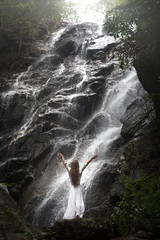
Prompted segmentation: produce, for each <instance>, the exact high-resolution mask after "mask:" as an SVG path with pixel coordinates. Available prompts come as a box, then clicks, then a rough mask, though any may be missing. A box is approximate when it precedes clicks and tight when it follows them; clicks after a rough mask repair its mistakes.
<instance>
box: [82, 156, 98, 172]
mask: <svg viewBox="0 0 160 240" xmlns="http://www.w3.org/2000/svg"><path fill="white" fill-rule="evenodd" d="M97 157H98V155H97V154H96V155H94V156H93V157H91V158H90V159H89V160H88V161H87V163H86V164H85V165H84V166H83V167H82V169H81V174H82V172H83V170H84V169H85V168H86V167H87V166H88V164H89V163H90V162H91V161H92V160H93V159H94V158H97Z"/></svg>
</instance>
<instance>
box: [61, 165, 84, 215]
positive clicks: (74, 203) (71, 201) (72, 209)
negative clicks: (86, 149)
mask: <svg viewBox="0 0 160 240" xmlns="http://www.w3.org/2000/svg"><path fill="white" fill-rule="evenodd" d="M64 165H65V167H66V169H67V171H68V172H69V171H70V169H69V167H68V165H67V163H66V162H65V163H64ZM87 165H88V163H87V164H85V165H84V166H83V168H82V169H81V171H80V178H81V175H82V172H83V170H84V169H85V168H86V167H87ZM84 210H85V207H84V201H83V196H82V189H81V186H80V185H78V186H76V187H75V186H73V185H71V188H70V191H69V198H68V205H67V209H66V211H65V213H64V216H63V219H74V218H76V216H79V217H80V218H82V217H83V213H84Z"/></svg>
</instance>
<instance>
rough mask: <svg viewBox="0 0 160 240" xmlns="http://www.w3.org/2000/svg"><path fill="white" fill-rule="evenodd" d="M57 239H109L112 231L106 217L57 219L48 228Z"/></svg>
mask: <svg viewBox="0 0 160 240" xmlns="http://www.w3.org/2000/svg"><path fill="white" fill-rule="evenodd" d="M50 229H51V230H52V231H53V232H55V238H56V239H57V240H63V239H64V240H66V239H67V240H72V239H75V240H93V239H94V240H99V239H102V240H103V239H106V240H107V239H108V240H109V239H111V237H112V235H113V232H112V227H111V224H110V222H109V221H108V220H107V219H94V218H81V219H74V220H59V221H57V222H56V223H55V224H54V226H53V227H51V228H50Z"/></svg>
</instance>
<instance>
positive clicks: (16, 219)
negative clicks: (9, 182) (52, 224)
mask: <svg viewBox="0 0 160 240" xmlns="http://www.w3.org/2000/svg"><path fill="white" fill-rule="evenodd" d="M0 219H1V221H0V229H1V231H0V238H1V239H12V240H27V239H28V236H31V237H35V238H36V239H37V238H40V237H41V238H42V237H43V236H44V234H43V233H42V232H41V231H40V230H38V229H36V228H35V227H33V226H31V225H30V224H29V223H27V221H26V220H25V218H24V216H23V214H22V212H21V211H20V208H19V207H18V205H17V203H16V202H15V201H14V200H13V198H12V197H11V196H10V195H9V194H8V193H7V192H6V191H5V190H4V189H3V188H2V187H1V186H0Z"/></svg>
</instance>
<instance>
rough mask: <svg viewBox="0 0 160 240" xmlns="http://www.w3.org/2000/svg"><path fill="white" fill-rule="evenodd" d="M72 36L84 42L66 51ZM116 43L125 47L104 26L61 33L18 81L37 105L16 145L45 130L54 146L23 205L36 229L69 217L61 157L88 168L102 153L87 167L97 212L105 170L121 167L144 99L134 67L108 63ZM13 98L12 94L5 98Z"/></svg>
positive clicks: (44, 136) (39, 166) (44, 135)
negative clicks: (118, 162) (131, 109)
mask: <svg viewBox="0 0 160 240" xmlns="http://www.w3.org/2000/svg"><path fill="white" fill-rule="evenodd" d="M67 34H70V35H69V36H70V37H73V38H76V39H77V42H78V43H77V45H76V43H74V44H73V45H72V43H73V40H70V41H68V43H65V44H66V45H65V48H64V50H63V51H64V52H62V50H61V49H63V45H62V43H61V42H60V41H61V40H63V39H64V41H65V39H66V38H68V35H67ZM79 39H80V40H79ZM79 41H81V42H80V43H79ZM58 44H59V45H60V48H59V49H60V52H59V53H58V52H57V51H58V47H59V45H58ZM67 44H68V45H67ZM78 44H79V45H78ZM114 44H115V45H116V44H117V43H116V42H115V40H114V39H113V37H111V36H107V35H103V36H102V33H101V34H99V28H98V26H97V25H96V24H92V23H86V24H79V25H78V24H77V25H76V26H73V27H72V26H69V27H67V28H66V29H61V30H59V31H58V32H57V33H55V34H54V35H53V37H52V38H51V40H50V41H49V43H48V44H47V47H46V53H45V54H43V55H42V56H41V58H40V59H39V60H38V61H37V62H36V63H35V64H34V65H32V66H31V67H30V68H29V69H28V71H27V72H26V73H23V74H21V75H20V77H19V78H18V82H17V80H16V89H14V91H15V92H16V93H17V92H21V93H24V94H26V95H28V98H26V101H29V103H28V108H27V109H26V110H25V114H24V118H23V120H22V122H21V126H20V127H19V128H17V129H15V132H14V136H15V137H14V139H13V140H14V141H20V139H21V138H22V139H24V137H25V136H26V139H27V137H28V136H30V135H28V134H30V132H32V131H34V129H37V126H38V127H39V128H38V129H40V130H39V132H38V135H36V137H35V138H38V141H41V142H40V143H41V145H42V148H43V144H44V145H45V143H46V144H48V145H49V146H51V148H50V151H49V153H47V156H44V155H43V158H44V160H41V161H40V162H38V160H37V159H38V158H36V157H35V159H36V163H34V164H33V168H34V169H35V170H34V171H33V174H34V175H35V179H34V180H33V181H32V183H31V184H30V185H29V186H28V188H27V190H25V191H24V193H23V196H22V200H21V201H20V204H21V206H22V207H23V209H24V212H25V215H26V216H27V218H28V219H29V220H30V221H31V222H32V223H33V224H34V225H37V226H40V227H44V226H48V225H51V224H53V223H54V222H55V221H56V220H57V219H60V218H62V216H63V213H64V211H65V208H66V205H67V198H68V191H69V187H70V183H69V178H68V175H67V174H68V173H67V172H66V171H65V169H64V167H63V165H62V162H61V160H60V159H59V158H58V155H57V153H58V152H59V151H60V152H62V153H63V154H64V156H65V157H66V159H67V160H68V161H69V162H70V161H71V160H72V159H75V158H76V159H78V160H79V162H80V166H83V164H84V163H85V162H86V161H87V160H88V159H89V158H90V157H91V156H92V155H94V154H98V158H97V159H95V160H93V162H92V163H91V164H90V165H89V166H88V167H87V169H85V171H84V173H83V177H82V182H81V183H82V186H83V189H84V200H85V203H87V206H88V208H89V207H91V206H90V203H89V199H88V197H87V192H88V191H89V190H90V189H92V187H93V186H94V184H95V182H96V181H97V178H98V177H99V174H100V172H101V171H102V169H103V166H104V164H106V163H107V164H114V162H113V155H111V154H110V150H111V148H112V144H113V143H114V142H115V141H116V140H117V139H118V138H119V137H120V134H121V128H122V123H121V121H120V120H121V117H122V116H123V114H124V113H125V110H126V108H127V106H128V105H130V104H131V103H132V102H133V101H134V100H135V99H136V98H137V97H139V96H140V95H141V93H140V91H139V89H140V88H141V85H140V83H139V81H138V78H137V75H136V72H135V70H134V69H132V70H128V71H126V72H125V73H123V72H122V71H121V70H120V69H119V68H118V63H117V61H116V60H115V59H112V60H110V61H109V62H107V61H106V60H104V57H103V58H100V55H101V54H102V52H103V54H104V53H105V52H107V51H108V49H110V48H112V47H113V46H114ZM102 50H103V51H102ZM66 51H68V52H67V53H66ZM97 53H98V54H99V55H96V54H97ZM58 54H59V55H61V57H59V55H58ZM7 94H8V95H9V94H10V93H9V92H8V93H6V95H5V97H6V96H7ZM28 99H29V100H28ZM44 129H45V130H44ZM18 139H19V140H18ZM41 139H42V140H41ZM13 140H12V141H13ZM36 144H37V142H36ZM27 147H28V145H27ZM34 154H35V152H34ZM30 161H31V160H30ZM37 169H38V170H37ZM37 172H38V173H37ZM99 197H100V196H99ZM93 202H94V201H93ZM93 205H94V203H93ZM95 206H96V202H95Z"/></svg>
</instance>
